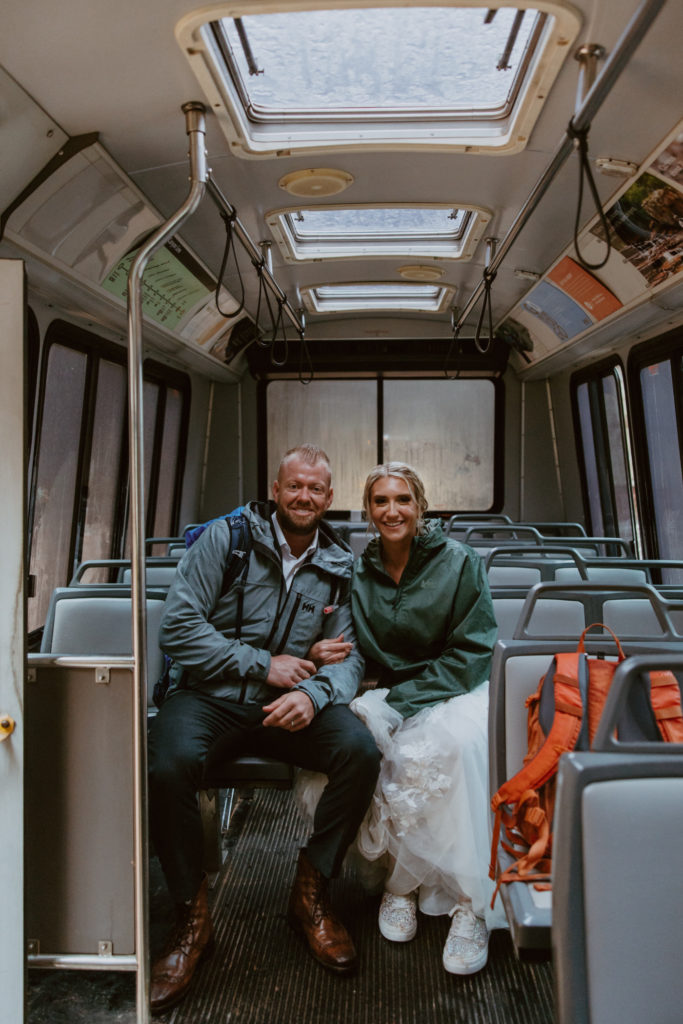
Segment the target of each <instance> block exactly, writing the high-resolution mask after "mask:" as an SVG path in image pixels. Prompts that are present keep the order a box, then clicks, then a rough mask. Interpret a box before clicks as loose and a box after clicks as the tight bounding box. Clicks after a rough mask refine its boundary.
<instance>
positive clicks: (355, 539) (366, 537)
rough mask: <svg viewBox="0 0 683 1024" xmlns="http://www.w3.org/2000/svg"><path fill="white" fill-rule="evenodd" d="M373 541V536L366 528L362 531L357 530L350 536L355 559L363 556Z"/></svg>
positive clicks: (350, 544) (349, 541) (349, 542)
mask: <svg viewBox="0 0 683 1024" xmlns="http://www.w3.org/2000/svg"><path fill="white" fill-rule="evenodd" d="M371 540H372V534H371V533H368V532H367V529H365V528H363V530H362V531H360V530H356V531H353V532H352V533H350V534H349V539H348V544H349V546H350V548H351V550H352V551H353V556H354V558H358V556H359V555H362V554H363V552H364V551H365V549H366V547H367V546H368V544H369V543H370V541H371Z"/></svg>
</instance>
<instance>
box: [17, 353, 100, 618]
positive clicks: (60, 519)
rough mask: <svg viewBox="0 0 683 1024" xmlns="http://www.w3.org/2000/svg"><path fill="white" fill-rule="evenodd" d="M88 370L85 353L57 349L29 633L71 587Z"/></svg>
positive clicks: (44, 435)
mask: <svg viewBox="0 0 683 1024" xmlns="http://www.w3.org/2000/svg"><path fill="white" fill-rule="evenodd" d="M86 369H87V356H86V355H85V353H84V352H78V351H75V350H74V349H71V348H67V347H66V346H64V345H52V346H51V348H50V350H49V354H48V357H47V369H46V374H45V380H44V385H43V395H42V403H41V429H40V437H39V441H38V446H37V454H36V458H35V474H36V476H35V485H34V491H33V508H32V519H33V532H32V537H31V557H30V561H29V566H30V568H29V572H30V574H31V576H32V577H33V578H34V580H35V585H34V589H33V592H32V593H31V596H30V597H29V599H28V629H29V631H32V630H34V629H36V628H37V627H38V626H40V625H42V624H43V622H44V621H45V614H46V612H47V605H48V601H49V598H50V594H51V593H52V590H53V589H54V588H55V587H56V586H58V585H59V584H60V583H66V582H67V581H68V578H69V576H70V573H71V569H72V565H73V561H72V560H73V548H72V526H73V520H74V498H75V495H76V485H77V480H78V463H79V458H78V453H79V448H80V437H81V421H82V417H83V405H84V397H85V380H86Z"/></svg>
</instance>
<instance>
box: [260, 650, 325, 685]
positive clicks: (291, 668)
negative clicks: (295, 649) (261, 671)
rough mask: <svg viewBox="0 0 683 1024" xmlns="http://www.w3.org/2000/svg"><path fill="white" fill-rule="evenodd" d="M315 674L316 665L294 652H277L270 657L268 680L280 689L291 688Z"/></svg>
mask: <svg viewBox="0 0 683 1024" xmlns="http://www.w3.org/2000/svg"><path fill="white" fill-rule="evenodd" d="M312 675H315V665H314V664H313V662H312V661H306V660H305V659H304V658H295V657H294V656H293V655H292V654H276V655H275V656H274V657H272V658H271V659H270V670H269V672H268V675H267V676H266V682H267V683H269V684H270V686H277V687H278V689H280V690H291V688H292V687H293V686H296V684H297V683H301V682H303V680H304V679H308V678H309V676H312Z"/></svg>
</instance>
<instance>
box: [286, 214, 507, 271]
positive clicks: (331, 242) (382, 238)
mask: <svg viewBox="0 0 683 1024" xmlns="http://www.w3.org/2000/svg"><path fill="white" fill-rule="evenodd" d="M490 219H491V215H490V213H489V212H488V211H486V210H482V209H480V208H476V207H464V208H454V207H453V206H446V205H441V206H434V205H432V206H407V205H391V206H367V205H364V206H317V207H313V208H305V207H304V208H299V209H293V208H288V209H285V210H273V211H272V212H271V213H268V214H267V215H266V222H267V224H268V225H269V227H270V229H271V231H272V232H273V235H274V236H275V239H276V241H277V243H278V245H279V246H280V249H281V250H282V254H283V256H284V258H285V260H286V261H287V262H293V261H295V260H321V259H359V258H360V259H373V258H381V257H384V258H386V257H417V258H419V259H427V260H428V259H450V260H456V259H469V258H470V257H471V255H472V252H473V251H474V248H475V247H476V244H477V242H478V241H479V239H480V238H481V235H482V233H483V229H484V227H485V226H486V224H488V222H489V220H490Z"/></svg>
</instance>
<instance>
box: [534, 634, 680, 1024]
mask: <svg viewBox="0 0 683 1024" xmlns="http://www.w3.org/2000/svg"><path fill="white" fill-rule="evenodd" d="M662 668H669V669H671V670H673V671H677V672H679V673H680V672H683V655H682V654H681V653H680V651H679V652H678V653H677V654H673V653H670V654H666V655H656V656H650V655H639V656H636V657H632V658H628V659H627V660H626V661H625V662H624V663H623V664H622V665H621V666H620V667H619V668H618V669H617V672H616V673H615V675H614V680H613V683H612V687H611V690H610V694H609V697H608V701H607V703H606V705H605V710H604V713H603V717H602V719H601V722H600V727H599V729H598V733H597V734H596V737H595V743H594V748H593V750H592V751H590V752H581V753H573V754H567V755H565V757H563V758H562V761H561V764H560V771H559V776H558V791H557V803H556V814H555V840H556V841H555V853H554V864H553V901H554V902H553V930H552V934H553V950H554V954H555V957H554V959H555V975H556V983H555V994H556V1019H557V1021H558V1024H575V1022H576V1021H582V1022H586V1024H642V1021H649V1022H652V1024H674V1022H677V1021H679V1020H680V1019H681V1007H682V1006H683V971H681V963H680V950H681V947H682V946H683V915H682V914H681V907H682V906H683V875H682V874H681V870H680V857H679V850H680V836H681V829H680V814H679V812H678V810H679V808H680V807H681V806H683V744H667V743H661V742H653V743H642V742H640V743H634V744H629V743H621V742H619V741H618V740H616V739H615V738H614V736H613V732H614V722H615V721H616V720H617V717H618V714H619V712H620V710H621V708H622V707H623V703H624V701H625V700H626V698H627V696H628V693H629V691H630V690H631V688H632V687H633V686H634V684H635V682H636V680H637V679H638V678H640V677H641V675H642V673H643V672H645V671H650V670H652V669H662ZM679 678H680V676H679Z"/></svg>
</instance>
